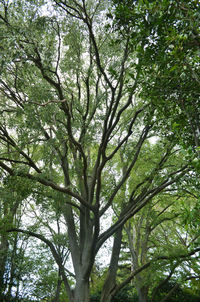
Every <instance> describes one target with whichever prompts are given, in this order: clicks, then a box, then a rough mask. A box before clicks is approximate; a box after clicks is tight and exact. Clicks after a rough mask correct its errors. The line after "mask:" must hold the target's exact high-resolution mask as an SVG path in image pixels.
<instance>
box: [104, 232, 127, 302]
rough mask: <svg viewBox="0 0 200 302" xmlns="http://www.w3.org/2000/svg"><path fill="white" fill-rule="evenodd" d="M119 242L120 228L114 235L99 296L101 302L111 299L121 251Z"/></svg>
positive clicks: (108, 301) (120, 237) (120, 238)
mask: <svg viewBox="0 0 200 302" xmlns="http://www.w3.org/2000/svg"><path fill="white" fill-rule="evenodd" d="M121 242H122V228H120V229H118V231H117V232H116V234H115V238H114V242H113V249H112V256H111V260H110V266H109V270H108V274H107V278H106V280H105V282H104V286H103V290H102V294H101V302H110V301H111V300H112V297H113V295H112V292H113V289H114V288H115V286H116V276H117V269H118V262H119V254H120V249H121Z"/></svg>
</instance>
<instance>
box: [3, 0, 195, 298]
mask: <svg viewBox="0 0 200 302" xmlns="http://www.w3.org/2000/svg"><path fill="white" fill-rule="evenodd" d="M0 3H1V7H0V29H1V33H2V43H1V47H0V52H1V57H0V60H1V61H0V64H1V76H0V93H1V99H0V112H1V117H0V143H1V149H0V150H1V155H0V167H1V169H2V171H3V172H2V173H4V175H5V176H7V175H9V176H10V179H11V180H12V179H13V180H14V179H16V178H17V179H23V180H24V181H25V180H26V183H25V185H28V186H29V187H30V188H32V189H31V190H30V192H28V195H29V199H28V198H26V199H24V203H25V202H29V200H30V199H34V200H35V206H36V207H37V206H38V209H39V208H40V205H44V210H46V212H47V214H48V212H49V211H54V212H55V213H60V214H59V215H57V216H56V215H55V217H57V218H58V219H64V221H65V229H64V232H66V233H67V236H66V238H67V239H66V242H65V245H66V246H69V251H70V255H71V259H72V263H73V270H74V271H73V272H72V275H73V279H74V285H73V286H71V282H70V278H69V277H68V275H67V273H66V269H65V263H64V261H63V258H62V257H61V255H60V253H59V252H58V250H57V248H56V245H55V242H52V241H51V240H49V238H47V237H46V236H45V233H44V230H43V228H42V227H41V228H40V230H39V231H38V232H36V229H35V228H34V225H32V226H29V227H28V228H26V224H25V226H24V228H18V227H17V226H15V225H13V227H10V226H7V227H6V226H4V232H5V231H7V232H21V233H23V234H26V235H29V236H34V237H36V238H38V239H40V240H41V241H43V242H44V243H45V244H47V246H48V247H49V248H50V250H51V252H52V255H53V256H54V259H55V262H56V263H57V265H58V267H59V270H60V274H61V276H62V279H63V282H64V285H65V288H66V292H67V294H68V297H69V301H70V302H83V301H84V302H88V301H89V300H90V297H89V296H90V293H89V280H90V275H91V272H92V267H93V264H94V261H95V257H96V255H97V253H98V251H99V249H100V248H101V247H102V245H103V244H104V243H105V242H106V240H107V239H108V238H110V237H111V236H113V235H114V234H115V239H114V244H113V251H112V256H111V264H110V270H109V273H110V276H115V274H116V271H115V270H116V267H117V266H116V265H117V261H118V256H119V252H120V243H121V230H122V227H123V225H124V224H125V223H126V222H127V221H128V219H129V218H130V217H132V216H133V215H134V214H135V213H137V212H139V211H140V210H141V209H142V208H143V207H144V206H145V205H146V204H147V203H148V202H149V201H150V200H151V199H152V198H153V197H154V196H155V195H157V194H158V193H160V192H161V191H162V190H164V189H165V188H167V187H169V186H172V185H173V184H174V183H176V182H177V181H179V180H180V179H181V178H182V177H183V176H184V175H185V174H186V173H187V172H188V171H189V166H188V162H187V161H186V160H185V159H184V160H183V161H180V162H177V163H176V164H175V165H168V162H170V160H171V158H172V157H173V156H174V154H177V153H179V149H178V148H177V147H176V141H173V139H172V137H171V139H170V140H168V138H166V135H164V136H162V134H161V133H160V131H159V127H158V125H159V117H158V115H157V114H156V106H155V104H154V103H153V102H152V101H151V100H149V98H146V97H143V98H142V95H141V97H140V98H139V92H140V89H141V84H142V83H143V80H144V70H145V61H144V60H141V58H140V56H139V55H138V52H136V53H134V47H133V43H132V41H130V37H129V36H125V37H124V39H123V40H120V41H119V40H118V39H117V34H116V32H114V31H113V30H112V26H111V25H112V24H110V21H108V22H106V13H107V12H108V8H109V5H110V3H109V1H108V2H107V1H103V0H101V1H97V2H93V1H89V0H88V1H85V0H82V1H76V0H65V1H60V0H52V1H48V2H47V3H45V2H44V1H37V0H35V1H12V2H10V3H9V2H8V1H4V0H1V1H0ZM139 44H140V43H139ZM139 44H138V46H139ZM158 135H159V136H160V142H159V146H160V147H161V149H162V153H159V154H158V157H157V158H156V160H155V159H154V158H153V159H150V161H151V165H150V166H149V170H148V171H146V172H145V174H144V175H143V177H141V179H140V178H138V180H137V181H136V182H132V181H131V180H132V177H131V175H133V174H134V171H135V169H136V168H137V161H138V159H139V158H140V156H142V151H143V148H144V146H145V144H148V143H149V138H150V137H151V136H158ZM116 203H118V204H119V212H118V214H117V215H116V216H115V217H114V218H113V222H112V223H111V224H110V225H109V226H108V227H107V228H104V223H103V221H104V220H103V219H104V216H105V215H106V213H110V211H111V208H112V206H113V205H115V204H116ZM113 264H114V266H113ZM106 282H107V283H106V286H107V289H106V287H105V290H104V291H103V293H104V294H105V295H104V296H103V297H102V301H106V302H108V301H110V299H111V296H110V295H109V294H108V293H109V291H110V288H111V287H112V286H113V282H112V278H111V277H109V276H108V279H107V281H106Z"/></svg>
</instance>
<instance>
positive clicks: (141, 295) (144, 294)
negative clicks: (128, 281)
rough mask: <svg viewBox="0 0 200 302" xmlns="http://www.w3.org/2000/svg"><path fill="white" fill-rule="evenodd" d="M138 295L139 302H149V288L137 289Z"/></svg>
mask: <svg viewBox="0 0 200 302" xmlns="http://www.w3.org/2000/svg"><path fill="white" fill-rule="evenodd" d="M137 293H138V300H139V302H147V301H148V288H147V287H141V288H137Z"/></svg>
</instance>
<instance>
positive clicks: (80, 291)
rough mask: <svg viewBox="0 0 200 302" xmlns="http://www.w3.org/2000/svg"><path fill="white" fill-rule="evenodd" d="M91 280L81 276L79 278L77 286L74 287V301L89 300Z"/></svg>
mask: <svg viewBox="0 0 200 302" xmlns="http://www.w3.org/2000/svg"><path fill="white" fill-rule="evenodd" d="M89 301H90V293H89V280H84V279H83V278H80V279H79V280H77V284H76V287H75V289H74V301H73V302H89Z"/></svg>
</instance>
